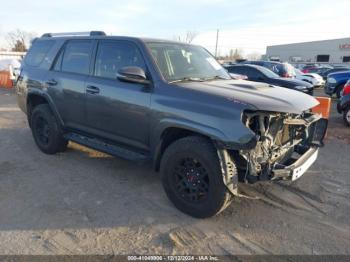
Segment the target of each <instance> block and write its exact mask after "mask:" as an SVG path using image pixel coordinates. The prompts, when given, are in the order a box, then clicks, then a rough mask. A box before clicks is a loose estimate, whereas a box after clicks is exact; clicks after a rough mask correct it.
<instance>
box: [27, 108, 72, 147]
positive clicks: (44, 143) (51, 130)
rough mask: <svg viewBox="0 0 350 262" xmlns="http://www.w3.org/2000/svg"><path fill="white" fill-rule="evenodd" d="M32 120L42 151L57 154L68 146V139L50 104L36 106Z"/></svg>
mask: <svg viewBox="0 0 350 262" xmlns="http://www.w3.org/2000/svg"><path fill="white" fill-rule="evenodd" d="M30 121H31V125H30V127H31V129H32V134H33V138H34V141H35V143H36V145H37V146H38V147H39V149H40V150H41V151H42V152H44V153H45V154H55V153H58V152H63V151H64V150H65V149H66V148H67V144H68V141H67V140H66V139H64V138H63V133H62V131H61V129H60V127H59V124H58V122H57V120H56V118H55V116H54V115H53V113H52V111H51V109H50V107H49V105H47V104H41V105H38V106H36V107H35V108H34V110H33V112H32V114H31V118H30Z"/></svg>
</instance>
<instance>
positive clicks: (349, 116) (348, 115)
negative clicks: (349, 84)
mask: <svg viewBox="0 0 350 262" xmlns="http://www.w3.org/2000/svg"><path fill="white" fill-rule="evenodd" d="M343 120H344V123H345V125H347V126H350V106H348V107H347V108H345V110H344V111H343Z"/></svg>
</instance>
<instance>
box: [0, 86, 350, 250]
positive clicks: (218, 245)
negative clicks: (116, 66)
mask: <svg viewBox="0 0 350 262" xmlns="http://www.w3.org/2000/svg"><path fill="white" fill-rule="evenodd" d="M320 93H321V92H320ZM333 107H334V105H333ZM349 138H350V128H346V127H345V126H344V125H343V123H342V118H341V115H339V114H337V113H336V112H335V110H334V108H333V112H332V116H331V120H330V128H329V131H328V139H327V141H326V142H327V145H326V147H325V148H323V149H322V150H321V151H320V155H319V158H318V160H317V162H316V163H315V164H314V165H313V166H312V167H311V169H310V170H309V171H308V172H307V173H306V174H305V175H304V176H303V177H302V178H301V179H299V180H298V181H296V182H294V183H286V182H285V183H265V184H256V185H242V186H241V188H242V190H243V191H244V192H245V193H246V194H248V195H251V196H253V195H254V196H257V197H258V198H257V199H244V198H235V199H234V201H233V203H232V204H231V206H230V207H229V208H228V209H226V210H225V211H224V212H222V213H221V214H219V215H218V216H216V217H213V218H210V219H205V220H198V219H194V218H191V217H189V216H187V215H184V214H182V213H180V212H179V211H178V210H177V209H175V208H174V207H173V206H172V204H171V203H170V202H169V200H168V199H167V198H166V195H165V193H164V191H163V189H162V186H161V183H160V179H159V174H158V173H155V172H153V171H152V169H151V167H150V166H147V165H138V164H135V163H132V162H127V161H124V160H121V159H118V158H114V157H111V156H108V155H105V154H102V153H99V152H96V151H93V150H90V149H87V148H84V147H82V146H78V145H76V144H73V143H71V144H70V145H69V149H68V151H67V152H65V153H62V154H58V155H54V156H49V155H45V154H43V153H41V152H40V151H39V150H38V149H37V148H36V146H35V144H34V142H33V139H32V136H31V132H30V130H29V129H28V126H27V123H26V119H25V116H24V114H23V113H22V112H21V111H20V110H19V109H18V108H17V105H16V99H15V95H14V93H13V91H9V90H4V89H0V254H135V253H138V254H189V253H190V254H204V253H205V254H217V255H218V254H271V253H272V254H350V248H349V247H350V222H349V221H350V220H349V217H350V201H349V200H350V190H349V187H350V173H349V160H350V159H349V152H350V144H349V143H350V141H349Z"/></svg>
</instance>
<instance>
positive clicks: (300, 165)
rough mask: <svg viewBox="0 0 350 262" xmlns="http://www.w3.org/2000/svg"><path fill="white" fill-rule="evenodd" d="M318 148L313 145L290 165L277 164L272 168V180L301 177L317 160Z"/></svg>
mask: <svg viewBox="0 0 350 262" xmlns="http://www.w3.org/2000/svg"><path fill="white" fill-rule="evenodd" d="M318 150H319V149H318V148H317V147H311V148H310V149H308V150H307V151H306V152H304V153H303V154H302V155H300V157H299V158H297V159H295V162H293V163H291V164H289V165H287V166H286V165H282V164H275V166H274V167H273V169H272V173H273V177H272V180H277V179H282V180H292V181H294V180H297V179H298V178H300V177H301V176H302V175H303V174H304V173H305V172H306V171H307V170H308V169H309V168H310V166H311V165H312V164H313V163H314V162H315V161H316V159H317V156H318Z"/></svg>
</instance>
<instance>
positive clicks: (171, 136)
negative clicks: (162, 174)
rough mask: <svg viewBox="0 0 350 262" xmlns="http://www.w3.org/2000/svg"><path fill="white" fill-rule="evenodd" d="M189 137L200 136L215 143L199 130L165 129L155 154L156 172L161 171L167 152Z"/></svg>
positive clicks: (177, 127) (185, 128)
mask: <svg viewBox="0 0 350 262" xmlns="http://www.w3.org/2000/svg"><path fill="white" fill-rule="evenodd" d="M188 136H199V137H203V138H206V139H208V140H210V141H213V139H212V138H211V137H210V136H209V135H208V134H204V133H202V132H198V131H197V130H193V129H191V128H188V127H179V126H170V127H167V128H165V129H164V130H163V131H162V133H161V135H160V138H159V142H158V143H157V146H156V149H155V153H154V159H153V167H154V169H155V170H156V171H159V168H160V162H161V159H162V155H163V153H164V152H165V150H166V149H167V148H168V147H169V146H170V145H171V144H172V143H174V142H175V141H177V140H179V139H181V138H184V137H188Z"/></svg>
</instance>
